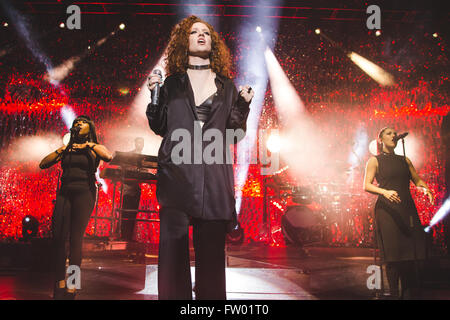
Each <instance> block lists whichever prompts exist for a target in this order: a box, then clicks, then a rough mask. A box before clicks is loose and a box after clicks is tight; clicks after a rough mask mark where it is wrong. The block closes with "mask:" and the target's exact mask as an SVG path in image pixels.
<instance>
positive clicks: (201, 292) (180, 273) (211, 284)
mask: <svg viewBox="0 0 450 320" xmlns="http://www.w3.org/2000/svg"><path fill="white" fill-rule="evenodd" d="M191 222H192V225H193V237H194V250H195V296H196V300H206V299H208V300H225V299H226V288H225V236H226V232H227V221H222V220H220V221H218V220H200V219H193V220H192V221H191V219H190V218H189V216H188V215H187V214H186V213H184V212H182V211H179V210H177V209H173V208H161V210H160V242H159V259H158V297H159V299H160V300H191V299H192V283H191V271H190V259H189V224H190V223H191Z"/></svg>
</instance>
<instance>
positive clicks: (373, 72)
mask: <svg viewBox="0 0 450 320" xmlns="http://www.w3.org/2000/svg"><path fill="white" fill-rule="evenodd" d="M347 55H348V57H349V58H350V60H352V61H353V62H354V63H355V64H356V65H357V66H358V67H360V68H361V70H363V71H364V72H365V73H366V74H367V75H368V76H369V77H371V78H372V79H373V80H375V81H376V82H378V83H379V84H380V85H382V86H391V85H394V83H395V81H394V77H393V76H392V75H391V74H390V73H389V72H387V71H385V70H383V68H380V67H379V66H377V65H376V64H375V63H373V62H372V61H369V60H367V59H366V58H364V57H362V56H360V55H359V54H357V53H356V52H350V53H348V54H347Z"/></svg>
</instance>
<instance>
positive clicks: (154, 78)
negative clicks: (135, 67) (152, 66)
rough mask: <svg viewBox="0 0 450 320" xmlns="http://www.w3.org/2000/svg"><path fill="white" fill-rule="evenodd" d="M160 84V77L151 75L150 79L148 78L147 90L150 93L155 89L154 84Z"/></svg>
mask: <svg viewBox="0 0 450 320" xmlns="http://www.w3.org/2000/svg"><path fill="white" fill-rule="evenodd" d="M157 83H159V84H162V79H161V77H160V76H158V75H156V74H152V75H151V76H150V77H148V85H147V88H148V89H149V90H150V91H152V90H153V89H155V86H156V84H157Z"/></svg>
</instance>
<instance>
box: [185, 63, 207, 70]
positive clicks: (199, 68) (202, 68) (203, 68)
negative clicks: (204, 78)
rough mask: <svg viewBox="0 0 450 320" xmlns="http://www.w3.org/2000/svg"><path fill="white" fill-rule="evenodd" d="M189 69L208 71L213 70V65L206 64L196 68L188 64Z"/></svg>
mask: <svg viewBox="0 0 450 320" xmlns="http://www.w3.org/2000/svg"><path fill="white" fill-rule="evenodd" d="M188 68H189V69H194V70H206V69H211V65H210V64H204V65H202V66H194V65H192V64H188Z"/></svg>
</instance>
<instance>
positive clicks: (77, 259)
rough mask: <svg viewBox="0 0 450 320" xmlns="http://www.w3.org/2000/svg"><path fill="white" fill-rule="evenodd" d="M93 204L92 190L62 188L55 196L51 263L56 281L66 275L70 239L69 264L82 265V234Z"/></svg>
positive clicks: (93, 193)
mask: <svg viewBox="0 0 450 320" xmlns="http://www.w3.org/2000/svg"><path fill="white" fill-rule="evenodd" d="M94 204H95V191H92V190H89V189H84V190H65V191H64V192H62V191H61V192H59V193H58V194H57V196H56V204H55V209H54V211H53V217H52V233H53V246H54V259H55V260H54V265H55V270H54V271H55V276H56V281H60V280H64V279H65V276H66V259H67V250H66V242H67V240H69V248H70V249H69V263H70V265H77V266H81V259H82V257H81V249H82V243H83V236H84V233H85V231H86V227H87V225H88V222H89V218H90V216H91V213H92V210H93V209H94Z"/></svg>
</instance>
